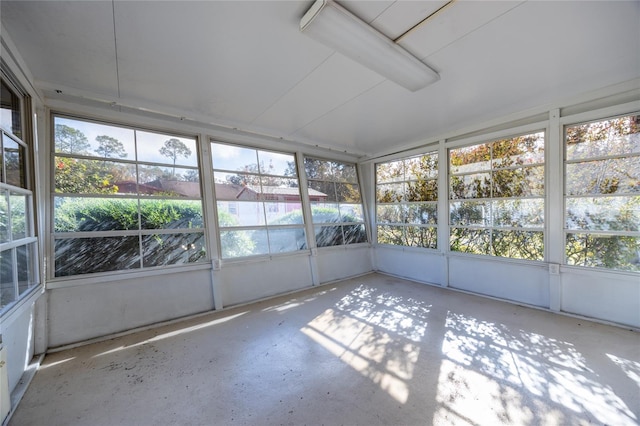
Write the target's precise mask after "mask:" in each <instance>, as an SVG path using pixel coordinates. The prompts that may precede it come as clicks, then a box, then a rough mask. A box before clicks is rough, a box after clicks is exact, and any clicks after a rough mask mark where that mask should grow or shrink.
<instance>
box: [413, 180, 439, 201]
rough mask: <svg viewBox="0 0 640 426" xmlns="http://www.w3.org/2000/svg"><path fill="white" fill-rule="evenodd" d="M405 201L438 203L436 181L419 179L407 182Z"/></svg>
mask: <svg viewBox="0 0 640 426" xmlns="http://www.w3.org/2000/svg"><path fill="white" fill-rule="evenodd" d="M406 185H407V186H406V188H407V197H406V198H407V201H438V181H437V180H435V179H428V180H426V179H420V180H417V181H412V182H407V183H406Z"/></svg>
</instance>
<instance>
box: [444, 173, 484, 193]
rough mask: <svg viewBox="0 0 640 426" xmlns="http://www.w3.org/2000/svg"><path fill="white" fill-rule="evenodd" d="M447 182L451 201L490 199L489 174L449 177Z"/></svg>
mask: <svg viewBox="0 0 640 426" xmlns="http://www.w3.org/2000/svg"><path fill="white" fill-rule="evenodd" d="M449 182H450V185H451V186H450V197H451V198H452V199H457V198H489V197H491V173H477V174H473V175H463V176H451V177H450V179H449Z"/></svg>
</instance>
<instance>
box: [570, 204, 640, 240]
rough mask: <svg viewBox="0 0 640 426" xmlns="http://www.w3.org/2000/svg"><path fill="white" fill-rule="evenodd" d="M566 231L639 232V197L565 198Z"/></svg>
mask: <svg viewBox="0 0 640 426" xmlns="http://www.w3.org/2000/svg"><path fill="white" fill-rule="evenodd" d="M566 207H567V216H566V226H567V229H574V230H579V229H584V230H592V231H596V230H597V231H627V232H638V231H639V230H640V196H636V197H596V198H582V197H580V198H567V200H566Z"/></svg>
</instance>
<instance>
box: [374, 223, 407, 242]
mask: <svg viewBox="0 0 640 426" xmlns="http://www.w3.org/2000/svg"><path fill="white" fill-rule="evenodd" d="M377 231H378V232H377V233H378V244H392V245H396V246H401V245H403V244H404V227H403V226H390V225H378V229H377Z"/></svg>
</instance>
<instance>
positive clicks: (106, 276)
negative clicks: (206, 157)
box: [47, 111, 210, 288]
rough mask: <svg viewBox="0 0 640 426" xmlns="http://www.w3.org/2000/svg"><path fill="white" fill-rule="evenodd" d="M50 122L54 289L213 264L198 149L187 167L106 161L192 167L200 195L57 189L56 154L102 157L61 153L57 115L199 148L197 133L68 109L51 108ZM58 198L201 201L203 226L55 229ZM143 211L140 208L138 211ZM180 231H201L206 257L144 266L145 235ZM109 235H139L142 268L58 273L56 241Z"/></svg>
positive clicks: (135, 163) (50, 254) (50, 274)
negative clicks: (187, 141) (175, 139)
mask: <svg viewBox="0 0 640 426" xmlns="http://www.w3.org/2000/svg"><path fill="white" fill-rule="evenodd" d="M50 117H51V120H50V124H51V128H50V132H51V133H50V134H51V144H50V164H51V170H50V177H49V182H51V185H50V191H49V193H50V195H49V199H50V208H49V210H50V219H49V222H50V223H49V227H50V230H51V231H50V232H51V238H50V241H49V244H48V245H49V247H48V257H49V260H50V261H49V262H48V263H49V264H50V265H52V267H50V268H48V271H47V276H48V281H49V282H50V283H51V284H52V286H51V287H52V288H57V287H64V286H65V285H62V283H64V282H65V281H71V282H74V283H80V282H85V281H87V280H88V281H87V282H93V281H95V280H100V281H111V280H113V279H118V277H119V276H122V275H124V274H126V275H127V276H129V275H131V276H138V275H140V274H142V275H154V273H155V272H154V271H157V270H166V269H180V268H190V269H200V268H202V267H203V265H207V266H206V267H209V266H210V254H209V250H208V247H209V245H208V242H207V240H208V234H207V231H206V214H205V205H204V191H203V182H202V176H203V175H202V172H201V166H200V162H201V159H200V155H199V152H198V151H196V152H195V158H197V163H198V164H197V166H185V165H179V164H176V165H175V166H174V165H172V164H170V163H169V162H167V163H155V162H150V161H144V160H140V161H138V159H137V158H134V159H129V158H127V159H120V158H110V159H109V160H107V161H116V162H119V163H122V164H129V165H132V166H135V167H136V168H137V167H138V166H162V167H169V168H170V167H179V168H181V169H189V170H195V171H197V172H198V178H199V187H200V197H175V196H157V195H154V196H153V197H150V196H145V195H143V194H142V193H140V192H138V193H132V194H127V195H112V196H109V195H107V194H75V193H56V192H55V175H54V173H55V159H56V157H64V158H73V159H80V160H101V159H102V157H95V156H83V155H74V154H66V153H60V152H58V153H57V152H56V151H55V143H54V139H55V124H56V123H55V121H56V120H55V119H56V118H57V117H60V118H64V119H70V120H77V121H82V122H86V123H92V124H99V125H106V126H114V127H118V128H123V129H128V130H131V131H133V132H134V133H135V132H138V131H140V132H150V133H156V134H161V135H166V136H170V137H173V136H175V137H180V138H188V139H193V140H194V142H195V147H196V150H199V137H198V136H197V135H194V134H188V133H183V132H180V131H173V130H166V129H155V128H150V127H144V126H137V125H133V124H125V123H121V122H118V121H117V120H110V119H108V120H102V119H96V118H92V117H88V116H83V115H76V114H69V113H65V112H58V111H51V113H50ZM56 198H87V199H89V198H97V199H104V198H118V199H123V200H124V199H128V200H137V202H138V205H139V204H140V202H141V201H147V200H181V201H199V202H200V209H201V211H202V226H201V227H192V228H179V229H169V228H163V229H142V228H141V227H140V224H139V226H138V228H137V229H131V230H123V231H114V230H111V231H89V232H55V226H54V218H55V199H56ZM139 212H140V211H138V214H139ZM179 234H202V241H203V243H202V247H203V249H204V250H205V251H206V253H205V255H204V257H202V258H201V259H199V260H198V261H197V262H187V263H175V264H167V265H157V266H145V265H144V245H143V241H142V240H143V238H144V237H145V236H151V235H179ZM102 237H104V238H108V237H137V238H138V255H139V267H137V268H129V269H115V270H110V271H101V272H89V273H86V274H71V275H61V276H56V275H55V273H56V267H55V265H56V252H55V244H56V240H60V239H69V238H72V239H73V238H102Z"/></svg>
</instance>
